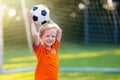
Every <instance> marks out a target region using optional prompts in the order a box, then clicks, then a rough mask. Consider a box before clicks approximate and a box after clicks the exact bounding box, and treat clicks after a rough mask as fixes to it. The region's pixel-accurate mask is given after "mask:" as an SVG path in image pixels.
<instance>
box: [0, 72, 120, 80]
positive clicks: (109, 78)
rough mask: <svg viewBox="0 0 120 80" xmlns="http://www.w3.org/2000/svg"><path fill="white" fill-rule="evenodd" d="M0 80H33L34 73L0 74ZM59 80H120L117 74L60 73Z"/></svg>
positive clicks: (119, 75)
mask: <svg viewBox="0 0 120 80" xmlns="http://www.w3.org/2000/svg"><path fill="white" fill-rule="evenodd" d="M0 79H1V80H16V79H17V80H34V71H29V72H19V73H10V74H0ZM59 80H120V74H118V73H98V72H60V73H59Z"/></svg>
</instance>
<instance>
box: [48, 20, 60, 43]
mask: <svg viewBox="0 0 120 80" xmlns="http://www.w3.org/2000/svg"><path fill="white" fill-rule="evenodd" d="M48 22H49V23H54V21H52V20H49V21H48ZM56 25H57V24H56ZM56 27H57V30H58V33H57V38H56V39H57V40H58V42H60V41H61V37H62V29H61V28H60V27H59V26H58V25H57V26H56Z"/></svg>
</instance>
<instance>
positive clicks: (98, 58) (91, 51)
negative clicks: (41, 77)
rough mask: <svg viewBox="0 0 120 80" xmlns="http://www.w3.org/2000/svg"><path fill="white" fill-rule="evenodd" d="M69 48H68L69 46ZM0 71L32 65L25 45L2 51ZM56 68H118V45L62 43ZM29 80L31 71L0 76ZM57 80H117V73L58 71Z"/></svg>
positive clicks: (32, 57)
mask: <svg viewBox="0 0 120 80" xmlns="http://www.w3.org/2000/svg"><path fill="white" fill-rule="evenodd" d="M71 45H72V47H71ZM3 61H4V65H3V69H13V68H22V67H29V66H35V65H36V63H37V60H36V57H35V55H34V53H33V54H30V53H29V51H28V48H27V47H26V46H24V47H23V46H11V47H9V46H8V47H5V49H4V60H3ZM59 61H60V67H82V68H84V67H92V68H94V67H95V68H120V47H119V46H83V45H76V44H67V45H66V44H64V45H61V47H60V49H59ZM16 79H17V80H33V79H34V71H28V72H18V73H9V74H0V80H16ZM59 80H120V73H102V72H60V73H59Z"/></svg>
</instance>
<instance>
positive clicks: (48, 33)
mask: <svg viewBox="0 0 120 80" xmlns="http://www.w3.org/2000/svg"><path fill="white" fill-rule="evenodd" d="M56 35H57V30H56V29H55V28H51V29H47V30H45V31H44V32H43V35H42V36H41V40H42V42H43V45H44V46H45V47H46V48H51V46H52V45H53V44H54V42H55V40H56Z"/></svg>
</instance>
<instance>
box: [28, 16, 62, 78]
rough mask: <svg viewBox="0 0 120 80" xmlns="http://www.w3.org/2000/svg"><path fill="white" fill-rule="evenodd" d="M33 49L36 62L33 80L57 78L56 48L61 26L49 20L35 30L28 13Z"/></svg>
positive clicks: (60, 34)
mask: <svg viewBox="0 0 120 80" xmlns="http://www.w3.org/2000/svg"><path fill="white" fill-rule="evenodd" d="M30 22H31V33H32V37H33V40H34V43H33V49H34V52H35V54H36V57H37V60H38V64H37V67H36V71H35V80H58V71H59V63H58V48H59V43H60V40H61V36H62V30H61V28H60V27H59V26H58V25H57V24H55V23H54V22H52V21H51V20H50V21H49V22H47V23H45V24H43V25H42V26H41V27H40V29H39V31H38V32H37V30H36V27H35V24H34V21H33V19H32V14H30Z"/></svg>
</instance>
